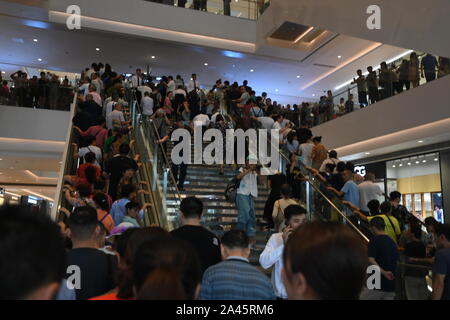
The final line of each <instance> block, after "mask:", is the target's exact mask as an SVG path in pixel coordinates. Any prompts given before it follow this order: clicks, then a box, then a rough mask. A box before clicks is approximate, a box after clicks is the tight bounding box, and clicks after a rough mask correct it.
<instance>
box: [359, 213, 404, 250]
mask: <svg viewBox="0 0 450 320" xmlns="http://www.w3.org/2000/svg"><path fill="white" fill-rule="evenodd" d="M375 217H380V218H383V220H384V224H385V225H386V228H385V229H384V231H385V232H386V234H387V235H388V236H389V237H391V239H392V240H394V242H395V243H397V236H399V235H400V234H401V230H400V224H399V223H398V220H397V218H395V217H393V216H389V217H388V216H387V215H385V214H379V215H376V216H372V217H367V220H369V222H370V221H371V220H372V219H373V218H375Z"/></svg>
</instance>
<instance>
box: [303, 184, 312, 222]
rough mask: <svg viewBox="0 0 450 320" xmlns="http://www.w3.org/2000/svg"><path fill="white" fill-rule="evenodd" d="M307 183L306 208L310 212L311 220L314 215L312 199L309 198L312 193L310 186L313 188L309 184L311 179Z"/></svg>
mask: <svg viewBox="0 0 450 320" xmlns="http://www.w3.org/2000/svg"><path fill="white" fill-rule="evenodd" d="M305 183H306V210H308V213H309V220H311V219H312V217H313V212H312V211H313V210H312V208H311V201H310V199H309V194H310V191H311V190H310V188H311V186H310V185H309V181H308V182H305Z"/></svg>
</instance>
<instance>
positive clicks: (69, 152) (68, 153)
mask: <svg viewBox="0 0 450 320" xmlns="http://www.w3.org/2000/svg"><path fill="white" fill-rule="evenodd" d="M77 98H78V97H77V95H76V94H74V98H73V102H72V105H71V107H70V114H69V126H68V128H67V135H66V137H67V138H66V147H65V149H64V153H63V158H62V164H63V165H61V168H60V169H59V179H58V184H57V187H56V191H55V202H54V203H53V208H52V212H51V218H52V219H53V220H55V221H56V220H57V219H58V213H59V211H60V209H61V207H62V203H63V199H64V195H63V193H62V188H63V186H64V175H65V174H66V173H67V172H69V171H72V170H71V169H72V167H73V147H72V141H73V138H74V130H73V122H72V119H73V117H74V116H75V112H76V109H77Z"/></svg>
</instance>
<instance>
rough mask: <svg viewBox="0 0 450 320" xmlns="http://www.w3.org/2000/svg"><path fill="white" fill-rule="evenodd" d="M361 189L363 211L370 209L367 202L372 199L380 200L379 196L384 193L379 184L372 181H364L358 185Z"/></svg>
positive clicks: (360, 197)
mask: <svg viewBox="0 0 450 320" xmlns="http://www.w3.org/2000/svg"><path fill="white" fill-rule="evenodd" d="M358 190H359V207H360V209H361V210H363V211H367V212H368V211H369V208H368V207H367V203H369V201H370V200H380V199H379V198H380V197H381V196H382V195H383V192H381V188H380V186H379V185H377V184H375V183H373V182H372V181H364V182H362V183H360V184H359V185H358Z"/></svg>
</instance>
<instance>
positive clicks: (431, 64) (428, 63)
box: [422, 55, 437, 73]
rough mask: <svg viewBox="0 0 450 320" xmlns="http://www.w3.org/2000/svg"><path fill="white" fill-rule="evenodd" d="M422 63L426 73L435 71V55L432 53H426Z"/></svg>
mask: <svg viewBox="0 0 450 320" xmlns="http://www.w3.org/2000/svg"><path fill="white" fill-rule="evenodd" d="M422 65H423V68H424V70H425V72H426V73H433V72H435V71H436V66H437V60H436V57H435V56H432V55H426V56H425V57H423V58H422Z"/></svg>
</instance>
